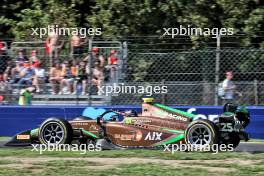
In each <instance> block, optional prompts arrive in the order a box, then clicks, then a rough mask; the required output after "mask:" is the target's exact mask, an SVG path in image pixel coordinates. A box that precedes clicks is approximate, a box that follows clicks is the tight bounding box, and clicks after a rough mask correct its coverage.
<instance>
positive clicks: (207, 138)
mask: <svg viewBox="0 0 264 176" xmlns="http://www.w3.org/2000/svg"><path fill="white" fill-rule="evenodd" d="M216 128H217V127H216V126H215V124H214V123H212V122H211V121H209V120H196V121H193V122H192V123H190V124H189V126H188V127H187V128H186V130H185V142H186V144H190V145H192V146H196V147H198V148H203V147H212V146H214V144H218V140H219V135H218V130H217V129H216Z"/></svg>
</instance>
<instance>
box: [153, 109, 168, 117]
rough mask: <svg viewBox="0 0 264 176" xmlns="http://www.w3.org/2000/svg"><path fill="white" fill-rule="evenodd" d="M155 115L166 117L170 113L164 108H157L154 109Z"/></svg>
mask: <svg viewBox="0 0 264 176" xmlns="http://www.w3.org/2000/svg"><path fill="white" fill-rule="evenodd" d="M154 115H157V116H158V117H165V116H167V115H168V113H167V112H164V111H162V110H159V109H156V110H154Z"/></svg>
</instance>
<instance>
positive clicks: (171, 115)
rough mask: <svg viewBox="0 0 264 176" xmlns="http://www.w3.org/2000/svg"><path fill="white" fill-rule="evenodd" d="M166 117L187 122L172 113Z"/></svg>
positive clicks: (185, 119)
mask: <svg viewBox="0 0 264 176" xmlns="http://www.w3.org/2000/svg"><path fill="white" fill-rule="evenodd" d="M168 117H170V118H173V119H177V120H181V121H185V122H186V121H187V118H185V117H182V116H179V115H176V114H172V113H169V114H168Z"/></svg>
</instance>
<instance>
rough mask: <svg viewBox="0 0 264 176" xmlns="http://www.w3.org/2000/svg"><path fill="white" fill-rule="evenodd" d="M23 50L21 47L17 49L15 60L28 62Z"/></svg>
mask: <svg viewBox="0 0 264 176" xmlns="http://www.w3.org/2000/svg"><path fill="white" fill-rule="evenodd" d="M24 52H25V51H24V50H23V49H19V50H18V56H17V57H16V62H23V63H24V62H28V58H27V56H25V55H24Z"/></svg>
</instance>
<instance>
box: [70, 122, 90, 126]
mask: <svg viewBox="0 0 264 176" xmlns="http://www.w3.org/2000/svg"><path fill="white" fill-rule="evenodd" d="M72 125H78V126H87V125H89V123H88V122H73V123H72Z"/></svg>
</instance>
